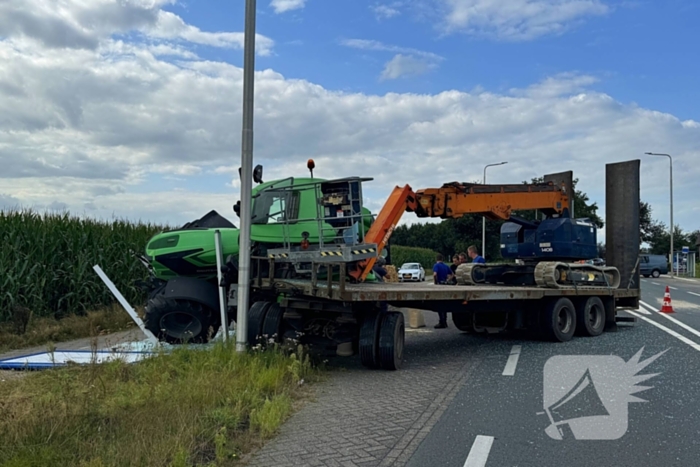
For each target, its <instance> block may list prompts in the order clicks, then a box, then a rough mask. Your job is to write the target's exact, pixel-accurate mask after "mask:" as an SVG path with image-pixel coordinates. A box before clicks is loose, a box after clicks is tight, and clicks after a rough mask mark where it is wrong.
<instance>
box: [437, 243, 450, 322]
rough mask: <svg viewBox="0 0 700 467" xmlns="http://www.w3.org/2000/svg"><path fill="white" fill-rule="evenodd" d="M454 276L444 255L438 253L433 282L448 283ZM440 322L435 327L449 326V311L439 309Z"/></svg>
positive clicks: (438, 283)
mask: <svg viewBox="0 0 700 467" xmlns="http://www.w3.org/2000/svg"><path fill="white" fill-rule="evenodd" d="M451 277H452V270H451V269H450V267H449V266H448V265H446V264H445V263H443V262H442V255H441V254H438V255H437V258H436V263H435V266H433V282H434V283H435V284H436V285H442V284H447V283H448V282H447V281H448V280H449V279H450V278H451ZM438 316H439V317H440V322H439V323H438V324H436V325H435V329H443V328H446V327H447V312H446V311H438Z"/></svg>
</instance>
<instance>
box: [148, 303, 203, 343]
mask: <svg viewBox="0 0 700 467" xmlns="http://www.w3.org/2000/svg"><path fill="white" fill-rule="evenodd" d="M212 314H213V311H212V310H210V309H209V308H208V307H206V306H204V305H202V304H201V303H199V302H195V301H190V300H176V299H173V298H165V297H164V296H163V295H155V296H154V297H153V298H151V299H150V300H149V301H148V304H147V305H146V315H145V317H144V324H145V326H146V328H147V329H148V330H149V331H151V332H152V333H153V334H154V335H155V336H156V337H157V338H158V339H159V340H163V341H165V342H168V343H169V344H180V343H185V342H192V343H197V344H199V343H204V342H207V340H208V337H209V336H208V334H209V327H210V325H211V324H212V323H211V320H212ZM214 332H216V330H214Z"/></svg>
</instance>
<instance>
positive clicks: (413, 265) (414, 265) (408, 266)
mask: <svg viewBox="0 0 700 467" xmlns="http://www.w3.org/2000/svg"><path fill="white" fill-rule="evenodd" d="M401 269H420V264H418V263H405V264H403V265H402V266H401Z"/></svg>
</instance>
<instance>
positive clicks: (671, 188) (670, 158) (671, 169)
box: [644, 152, 673, 277]
mask: <svg viewBox="0 0 700 467" xmlns="http://www.w3.org/2000/svg"><path fill="white" fill-rule="evenodd" d="M644 154H647V155H649V156H665V157H668V160H669V163H670V191H671V193H670V194H671V248H670V253H669V255H670V257H671V258H670V259H671V277H673V158H672V157H671V156H670V155H669V154H657V153H653V152H646V153H644Z"/></svg>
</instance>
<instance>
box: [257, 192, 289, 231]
mask: <svg viewBox="0 0 700 467" xmlns="http://www.w3.org/2000/svg"><path fill="white" fill-rule="evenodd" d="M298 217H299V194H298V193H297V192H294V191H289V190H269V191H263V192H261V193H260V195H259V196H257V197H256V198H255V201H254V203H253V216H252V223H253V224H277V223H280V222H292V221H295V220H297V218H298Z"/></svg>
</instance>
